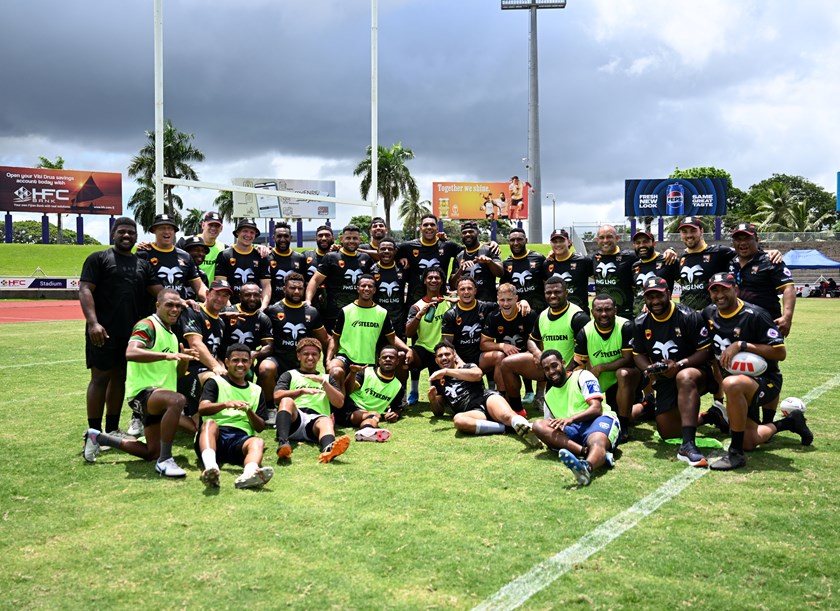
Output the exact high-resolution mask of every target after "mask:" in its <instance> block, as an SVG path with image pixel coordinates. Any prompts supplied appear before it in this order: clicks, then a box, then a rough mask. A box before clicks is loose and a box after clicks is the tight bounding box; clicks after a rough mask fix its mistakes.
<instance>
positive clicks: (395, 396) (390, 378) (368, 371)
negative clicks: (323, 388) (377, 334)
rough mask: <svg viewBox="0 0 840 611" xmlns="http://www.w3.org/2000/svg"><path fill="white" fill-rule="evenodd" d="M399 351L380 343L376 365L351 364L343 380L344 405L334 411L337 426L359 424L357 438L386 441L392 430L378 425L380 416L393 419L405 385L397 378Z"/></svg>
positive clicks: (388, 420)
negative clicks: (348, 373) (380, 348)
mask: <svg viewBox="0 0 840 611" xmlns="http://www.w3.org/2000/svg"><path fill="white" fill-rule="evenodd" d="M399 362H400V351H399V350H397V348H396V347H394V346H383V348H382V350H381V351H380V352H379V366H378V367H368V366H367V365H350V372H351V373H352V374H353V375H348V376H347V379H346V381H345V382H344V396H345V399H344V406H343V407H342V408H341V409H339V410H336V411H335V421H336V424H338V425H339V426H354V427H358V428H359V430H358V431H356V441H388V439H389V438H390V437H391V432H390V431H389V430H388V429H381V428H379V422H380V420H383V419H384V420H385V422H396V421H397V420H399V418H400V406H401V405H402V402H403V397H404V396H405V387H404V386H403V384H402V382H400V381H399V380H398V379H397V378H396V374H397V365H398V363H399Z"/></svg>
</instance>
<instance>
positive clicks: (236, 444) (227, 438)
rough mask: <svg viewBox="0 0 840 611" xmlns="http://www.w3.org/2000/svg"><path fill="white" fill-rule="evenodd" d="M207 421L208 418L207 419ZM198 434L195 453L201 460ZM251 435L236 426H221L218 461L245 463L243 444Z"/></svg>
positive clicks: (232, 463) (217, 441)
mask: <svg viewBox="0 0 840 611" xmlns="http://www.w3.org/2000/svg"><path fill="white" fill-rule="evenodd" d="M205 422H206V420H205ZM198 437H199V436H198V435H196V436H195V444H194V446H193V447H194V448H195V453H196V455H198V459H199V460H201V448H200V447H199V445H198ZM250 438H251V435H249V434H248V433H246V432H245V431H243V430H242V429H238V428H236V427H235V426H220V427H219V437H218V438H217V439H216V461H217V462H218V463H219V464H220V465H222V464H225V463H226V464H229V465H242V464H244V463H245V452H244V451H243V450H242V446H243V445H245V442H246V441H248V440H249V439H250Z"/></svg>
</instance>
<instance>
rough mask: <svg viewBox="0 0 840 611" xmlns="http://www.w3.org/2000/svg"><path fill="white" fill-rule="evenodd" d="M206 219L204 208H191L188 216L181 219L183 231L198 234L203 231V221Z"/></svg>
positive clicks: (185, 233)
mask: <svg viewBox="0 0 840 611" xmlns="http://www.w3.org/2000/svg"><path fill="white" fill-rule="evenodd" d="M203 220H204V210H200V209H198V208H190V209H189V210H187V216H185V217H184V218H183V219H182V221H181V233H183V234H184V235H198V234H199V233H201V221H203Z"/></svg>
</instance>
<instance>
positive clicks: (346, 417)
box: [333, 397, 362, 426]
mask: <svg viewBox="0 0 840 611" xmlns="http://www.w3.org/2000/svg"><path fill="white" fill-rule="evenodd" d="M358 411H362V408H361V407H359V406H358V405H356V404H355V403H354V402H353V400H352V399H350V398H349V397H347V398H346V399H344V405H342V406H341V407H340V408H338V409H337V410H334V411H333V417H334V418H335V423H336V424H337V425H338V426H352V424H351V423H350V416H352V415H353V414H354V413H355V412H358Z"/></svg>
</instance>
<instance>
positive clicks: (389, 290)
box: [379, 282, 400, 297]
mask: <svg viewBox="0 0 840 611" xmlns="http://www.w3.org/2000/svg"><path fill="white" fill-rule="evenodd" d="M399 286H400V283H399V282H380V283H379V292H380V293H385V294H386V295H388V297H390V296H392V295H393V294H394V291H395V290H397V289H398V288H399Z"/></svg>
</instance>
